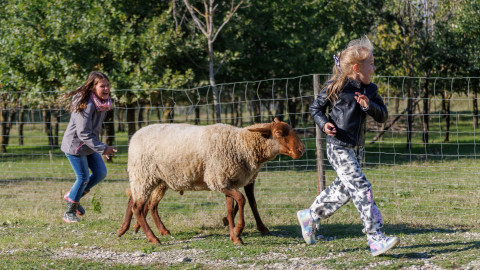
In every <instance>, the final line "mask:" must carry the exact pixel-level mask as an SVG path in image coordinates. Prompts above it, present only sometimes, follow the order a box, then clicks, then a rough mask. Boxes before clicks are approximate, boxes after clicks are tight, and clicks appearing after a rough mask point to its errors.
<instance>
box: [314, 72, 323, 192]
mask: <svg viewBox="0 0 480 270" xmlns="http://www.w3.org/2000/svg"><path fill="white" fill-rule="evenodd" d="M313 93H314V95H315V98H317V96H318V93H320V79H319V76H318V75H317V74H315V75H313ZM315 138H316V139H315V144H316V154H317V176H318V190H317V191H318V194H320V192H322V190H324V189H325V164H324V162H323V161H324V153H325V151H324V150H325V148H324V145H325V144H324V135H323V132H322V131H321V130H320V128H319V127H318V126H317V125H315Z"/></svg>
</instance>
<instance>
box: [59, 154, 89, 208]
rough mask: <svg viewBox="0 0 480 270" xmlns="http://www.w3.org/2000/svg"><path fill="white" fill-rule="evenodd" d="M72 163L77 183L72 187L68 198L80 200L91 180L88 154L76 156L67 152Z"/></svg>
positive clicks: (74, 200)
mask: <svg viewBox="0 0 480 270" xmlns="http://www.w3.org/2000/svg"><path fill="white" fill-rule="evenodd" d="M65 155H66V156H67V158H68V160H69V161H70V165H72V168H73V171H74V172H75V176H76V179H75V183H73V186H72V188H71V189H70V194H69V195H68V199H69V200H70V201H71V202H75V203H77V202H79V200H80V197H81V196H82V194H83V190H84V189H85V187H86V185H87V183H88V181H89V170H88V160H87V157H86V156H74V155H69V154H65Z"/></svg>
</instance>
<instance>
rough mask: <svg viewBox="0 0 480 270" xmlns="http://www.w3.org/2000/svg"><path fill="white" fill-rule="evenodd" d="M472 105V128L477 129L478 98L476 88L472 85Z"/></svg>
mask: <svg viewBox="0 0 480 270" xmlns="http://www.w3.org/2000/svg"><path fill="white" fill-rule="evenodd" d="M472 90H473V92H472V95H473V97H472V103H473V104H472V105H473V128H474V129H477V128H478V99H477V88H476V87H473V88H472Z"/></svg>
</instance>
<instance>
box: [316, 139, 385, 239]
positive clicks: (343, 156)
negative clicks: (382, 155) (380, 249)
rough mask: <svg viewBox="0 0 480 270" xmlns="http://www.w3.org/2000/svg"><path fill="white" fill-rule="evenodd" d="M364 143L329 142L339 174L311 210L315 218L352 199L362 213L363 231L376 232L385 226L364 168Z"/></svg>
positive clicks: (328, 145) (333, 163) (330, 154)
mask: <svg viewBox="0 0 480 270" xmlns="http://www.w3.org/2000/svg"><path fill="white" fill-rule="evenodd" d="M362 155H363V147H355V148H352V147H345V146H339V145H333V144H327V157H328V161H329V162H330V164H331V165H332V167H333V168H334V169H335V171H336V172H337V178H336V179H335V180H334V181H333V183H332V184H331V185H330V186H329V187H328V188H326V189H325V190H323V191H322V192H321V193H320V195H318V196H317V198H315V201H314V202H313V204H312V206H310V210H311V213H312V217H313V219H314V220H316V221H319V220H322V219H326V218H328V217H330V216H331V215H333V213H335V211H337V210H338V209H339V208H340V207H342V206H343V205H345V204H346V203H347V202H348V201H349V200H350V199H352V201H353V204H354V205H355V207H356V208H357V210H358V213H359V214H360V218H361V219H362V223H363V226H364V229H363V233H375V232H376V231H378V230H379V229H380V228H381V227H382V226H383V219H382V214H381V213H380V210H379V209H378V207H377V205H376V204H375V201H374V200H373V194H372V186H371V184H370V182H368V180H367V178H366V177H365V175H364V174H363V172H362V169H361V165H362Z"/></svg>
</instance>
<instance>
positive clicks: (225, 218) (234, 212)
mask: <svg viewBox="0 0 480 270" xmlns="http://www.w3.org/2000/svg"><path fill="white" fill-rule="evenodd" d="M232 202H233V204H234V205H235V207H234V208H233V219H235V216H236V215H237V212H238V203H235V201H233V200H232ZM223 226H228V219H227V217H224V218H223Z"/></svg>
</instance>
